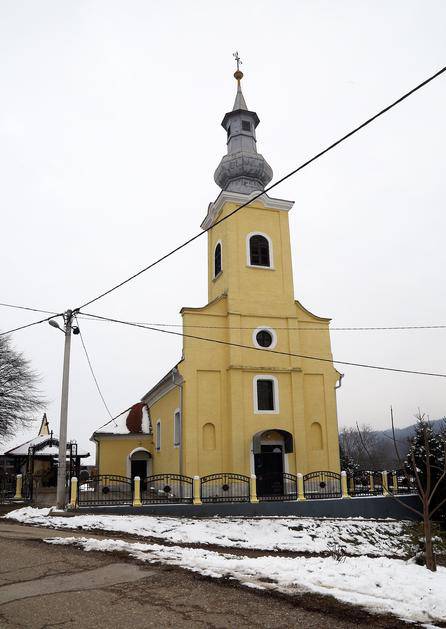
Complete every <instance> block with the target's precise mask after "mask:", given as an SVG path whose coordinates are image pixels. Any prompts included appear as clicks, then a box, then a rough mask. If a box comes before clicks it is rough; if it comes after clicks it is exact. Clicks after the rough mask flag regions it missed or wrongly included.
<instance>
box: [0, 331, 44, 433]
mask: <svg viewBox="0 0 446 629" xmlns="http://www.w3.org/2000/svg"><path fill="white" fill-rule="evenodd" d="M38 381H39V379H38V376H37V374H36V373H35V372H34V371H33V370H32V369H31V367H30V364H29V362H28V361H27V360H26V359H25V358H24V357H23V355H22V354H21V353H20V352H17V351H16V350H15V349H14V348H13V347H12V346H11V343H10V341H9V339H8V338H7V337H6V336H0V441H4V440H6V439H8V438H9V437H11V436H12V435H14V434H15V433H16V432H17V430H19V429H20V428H23V427H26V426H28V425H29V424H30V422H32V420H33V415H35V413H36V412H37V411H39V410H40V409H41V408H42V406H43V404H44V400H43V399H42V398H41V396H40V393H39V390H38V386H37V385H38Z"/></svg>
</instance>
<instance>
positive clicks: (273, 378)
mask: <svg viewBox="0 0 446 629" xmlns="http://www.w3.org/2000/svg"><path fill="white" fill-rule="evenodd" d="M258 380H271V381H272V382H273V400H274V409H273V410H272V411H264V410H261V409H259V399H258V395H257V381H258ZM252 384H253V386H252V395H253V408H254V414H255V415H277V414H278V413H279V382H278V380H277V378H276V376H273V375H271V374H266V373H264V374H257V375H256V376H254V378H253V380H252Z"/></svg>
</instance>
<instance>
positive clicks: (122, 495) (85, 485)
mask: <svg viewBox="0 0 446 629" xmlns="http://www.w3.org/2000/svg"><path fill="white" fill-rule="evenodd" d="M77 501H78V504H79V506H83V505H111V504H122V505H126V504H128V505H131V504H132V503H133V490H132V479H131V478H128V477H127V476H115V475H114V474H103V475H100V476H93V477H92V478H89V479H88V480H86V481H82V482H81V483H79V486H78V497H77Z"/></svg>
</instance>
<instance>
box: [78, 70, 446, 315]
mask: <svg viewBox="0 0 446 629" xmlns="http://www.w3.org/2000/svg"><path fill="white" fill-rule="evenodd" d="M445 71H446V66H445V67H443V68H441V70H439V71H438V72H436V73H435V74H433V75H432V76H430V77H429V78H428V79H426V80H425V81H423V82H422V83H419V84H418V85H417V86H416V87H414V88H412V89H411V90H409V92H406V93H405V94H403V96H400V98H398V99H397V100H396V101H394V102H393V103H391V104H390V105H387V107H384V109H381V110H380V111H379V112H378V113H376V114H375V115H374V116H371V117H370V118H368V119H367V120H366V121H365V122H363V123H362V124H360V125H359V126H357V127H355V128H354V129H353V130H352V131H349V133H347V134H346V135H344V136H342V137H341V138H339V139H338V140H336V141H335V142H333V143H332V144H330V145H329V146H327V147H326V148H324V149H323V150H321V151H320V152H319V153H317V154H316V155H314V156H313V157H311V158H310V159H308V160H307V161H305V162H304V163H303V164H301V165H300V166H298V167H297V168H295V169H294V170H292V171H291V172H289V173H288V174H287V175H284V176H283V177H281V178H280V179H279V180H278V181H276V182H275V183H273V184H272V185H270V186H268V187H266V188H265V189H264V190H262V191H261V192H259V193H256V194H255V195H254V196H251V197H250V199H249V200H248V201H246V202H245V203H243V204H242V205H240V206H238V207H237V208H235V209H234V210H233V211H232V212H230V213H229V214H227V215H226V216H224V217H223V218H221V219H220V220H218V221H216V222H215V223H213V225H211V226H210V227H208V228H206V229H204V230H203V231H201V232H200V233H198V234H195V236H192V237H191V238H189V239H188V240H186V241H185V242H183V243H182V244H181V245H178V246H177V247H175V248H174V249H172V250H171V251H169V252H168V253H166V254H164V255H163V256H161V257H160V258H158V259H157V260H155V261H154V262H152V263H150V264H149V265H148V266H146V267H144V268H143V269H140V270H139V271H137V272H136V273H134V274H133V275H131V276H130V277H128V278H127V279H125V280H123V281H122V282H119V284H116V285H115V286H112V288H109V289H108V290H106V291H104V292H103V293H100V294H99V295H97V296H96V297H94V298H93V299H90V300H89V301H86V302H85V303H84V304H82V305H81V306H78V307H77V308H74V310H73V311H74V312H79V311H80V310H81V309H82V308H86V307H87V306H90V305H91V304H93V303H94V302H96V301H98V300H99V299H102V297H105V296H106V295H109V294H110V293H112V292H113V291H115V290H117V289H118V288H121V286H124V285H125V284H127V283H128V282H130V281H132V280H134V279H135V278H136V277H138V276H139V275H141V274H142V273H145V272H146V271H148V270H149V269H152V268H153V267H154V266H156V265H157V264H160V263H161V262H162V261H163V260H166V259H167V258H169V257H170V256H172V255H173V254H174V253H177V251H180V250H181V249H183V248H184V247H186V246H187V245H189V244H190V243H192V242H194V241H195V240H197V239H198V238H200V236H203V234H205V233H206V232H208V231H209V230H210V229H212V228H213V227H215V226H216V225H219V224H220V223H223V221H226V220H227V219H228V218H230V217H231V216H233V215H234V214H236V213H237V212H239V211H240V210H241V209H242V208H244V207H246V206H247V205H249V204H250V203H252V202H253V201H255V200H256V199H258V198H259V197H261V196H263V195H264V194H266V193H267V192H269V191H270V190H272V189H273V188H275V187H276V186H278V185H279V184H281V183H283V182H284V181H286V180H287V179H289V178H290V177H292V176H293V175H295V174H296V173H297V172H299V171H300V170H302V169H303V168H305V167H306V166H308V165H309V164H311V163H312V162H314V161H316V160H317V159H319V158H320V157H322V156H323V155H325V154H326V153H328V152H329V151H331V150H332V149H334V148H335V147H336V146H338V145H339V144H341V143H342V142H344V141H345V140H347V139H348V138H350V137H351V136H352V135H354V134H355V133H357V132H358V131H360V130H361V129H364V127H366V126H367V125H369V124H370V123H372V122H373V121H374V120H376V119H377V118H379V117H380V116H382V115H383V114H385V113H387V112H388V111H390V110H391V109H392V108H393V107H396V105H398V104H400V103H401V102H402V101H404V100H405V99H406V98H408V97H409V96H411V95H412V94H414V93H415V92H417V91H418V90H420V89H421V88H422V87H424V86H425V85H427V84H428V83H430V82H431V81H433V80H434V79H436V78H437V77H439V76H440V75H441V74H443V73H444V72H445Z"/></svg>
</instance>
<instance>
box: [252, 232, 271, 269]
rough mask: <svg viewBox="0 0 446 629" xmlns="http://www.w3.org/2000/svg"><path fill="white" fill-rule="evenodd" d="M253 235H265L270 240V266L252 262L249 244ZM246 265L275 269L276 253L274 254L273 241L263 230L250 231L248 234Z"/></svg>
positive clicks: (253, 267) (254, 267) (255, 267)
mask: <svg viewBox="0 0 446 629" xmlns="http://www.w3.org/2000/svg"><path fill="white" fill-rule="evenodd" d="M253 236H263V237H264V238H266V239H267V241H268V246H269V266H262V265H260V264H251V250H250V246H249V242H250V240H251V238H252V237H253ZM246 266H249V268H250V269H270V270H271V271H274V255H273V241H272V240H271V238H270V237H269V236H268V234H264V233H263V232H250V233H249V234H248V235H247V236H246Z"/></svg>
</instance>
